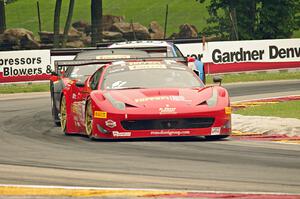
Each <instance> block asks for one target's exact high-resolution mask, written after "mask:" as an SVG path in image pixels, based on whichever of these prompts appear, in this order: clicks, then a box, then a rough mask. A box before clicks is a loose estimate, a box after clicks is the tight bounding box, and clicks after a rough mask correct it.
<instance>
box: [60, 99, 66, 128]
mask: <svg viewBox="0 0 300 199" xmlns="http://www.w3.org/2000/svg"><path fill="white" fill-rule="evenodd" d="M60 124H61V128H62V130H63V132H65V131H66V124H67V111H66V99H65V98H64V97H63V98H62V100H61V104H60Z"/></svg>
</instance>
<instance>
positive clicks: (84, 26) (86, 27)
mask: <svg viewBox="0 0 300 199" xmlns="http://www.w3.org/2000/svg"><path fill="white" fill-rule="evenodd" d="M72 27H73V28H75V29H76V30H78V31H79V32H82V33H85V34H86V35H89V34H90V32H91V25H90V24H89V23H88V22H86V21H83V20H79V21H75V22H74V23H73V24H72Z"/></svg>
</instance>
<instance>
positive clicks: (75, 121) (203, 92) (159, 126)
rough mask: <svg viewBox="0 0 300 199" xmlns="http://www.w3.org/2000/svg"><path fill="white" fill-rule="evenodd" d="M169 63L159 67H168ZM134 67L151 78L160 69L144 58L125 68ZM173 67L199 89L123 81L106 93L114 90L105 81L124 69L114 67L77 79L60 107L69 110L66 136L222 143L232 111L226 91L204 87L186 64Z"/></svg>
mask: <svg viewBox="0 0 300 199" xmlns="http://www.w3.org/2000/svg"><path fill="white" fill-rule="evenodd" d="M169 62H170V61H168V62H167V63H165V62H164V61H161V62H160V63H163V64H164V65H166V66H168V64H170V63H169ZM132 63H133V65H134V67H136V66H135V64H136V65H137V66H138V67H140V66H143V67H144V68H143V70H146V71H147V70H148V71H147V72H149V74H150V73H151V72H152V70H153V69H151V67H153V68H155V67H157V66H158V65H159V63H156V64H157V65H150V66H151V67H150V68H147V67H149V65H147V64H149V63H147V61H145V60H143V61H125V62H124V64H123V66H124V67H125V66H126V67H127V65H128V64H129V65H132ZM143 64H144V65H143ZM123 66H122V67H123ZM173 66H176V67H177V68H176V67H174V68H173V69H171V70H179V69H180V70H184V71H185V72H186V73H187V74H188V75H191V77H192V76H193V78H197V80H195V82H197V81H198V82H199V86H192V87H186V86H182V87H181V86H178V87H176V86H172V87H165V86H164V87H161V88H159V87H153V88H138V87H136V88H135V87H132V88H130V87H129V88H126V87H124V88H123V87H122V86H120V85H121V84H124V82H125V81H124V82H123V83H120V82H121V81H120V82H118V83H117V84H119V85H118V86H119V87H118V89H107V88H109V86H108V87H104V86H103V85H105V84H106V82H105V81H107V80H106V79H105V78H107V76H108V75H109V73H110V72H111V71H112V73H114V72H115V71H114V70H120V71H121V69H118V68H117V69H114V67H115V64H114V63H112V64H107V65H105V66H103V67H101V68H100V69H99V70H98V73H97V71H96V72H95V73H94V75H92V76H91V77H90V78H88V79H87V80H86V81H85V82H84V83H83V82H78V81H75V80H74V81H71V82H69V83H68V84H67V86H66V87H65V88H64V90H63V97H62V101H63V102H62V103H61V106H64V103H65V108H61V111H65V112H62V113H61V115H62V116H65V117H62V119H64V118H65V120H66V121H62V124H65V125H62V128H63V130H64V132H65V133H66V134H88V136H89V137H91V138H100V139H118V138H145V137H177V136H206V137H208V138H216V139H219V138H225V137H227V136H229V134H230V133H231V109H230V102H229V96H228V92H227V91H226V89H225V88H223V87H221V86H208V87H206V86H204V84H203V83H202V82H201V80H200V79H199V77H197V76H196V75H195V74H194V73H193V71H192V70H190V69H188V68H187V67H186V66H185V65H184V64H180V63H176V64H175V65H174V63H171V67H173ZM168 67H169V66H168ZM115 68H116V67H115ZM134 70H136V69H134ZM162 70H164V69H162ZM166 70H167V69H166ZM99 71H100V72H99ZM175 72H176V71H175ZM129 73H130V71H129ZM97 74H99V75H98V76H99V77H98V76H97ZM95 80H97V81H95ZM193 81H194V80H193ZM153 83H154V82H153ZM113 84H116V82H114V83H113ZM174 84H176V82H174ZM64 122H65V123H64Z"/></svg>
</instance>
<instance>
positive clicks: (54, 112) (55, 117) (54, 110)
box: [50, 82, 60, 126]
mask: <svg viewBox="0 0 300 199" xmlns="http://www.w3.org/2000/svg"><path fill="white" fill-rule="evenodd" d="M50 93H51V112H52V118H53V122H54V124H55V126H60V118H59V111H58V110H57V108H56V104H55V100H54V88H53V83H52V82H50Z"/></svg>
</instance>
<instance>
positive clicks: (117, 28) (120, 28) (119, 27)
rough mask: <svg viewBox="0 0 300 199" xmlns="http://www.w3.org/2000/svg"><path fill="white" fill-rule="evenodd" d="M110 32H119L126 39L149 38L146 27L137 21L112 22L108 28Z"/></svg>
mask: <svg viewBox="0 0 300 199" xmlns="http://www.w3.org/2000/svg"><path fill="white" fill-rule="evenodd" d="M110 31H112V32H120V33H122V35H123V38H124V39H127V40H135V39H140V40H146V39H150V33H149V31H148V29H147V28H146V27H145V26H143V25H141V24H139V23H126V22H124V23H114V24H113V25H112V27H111V28H110Z"/></svg>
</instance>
